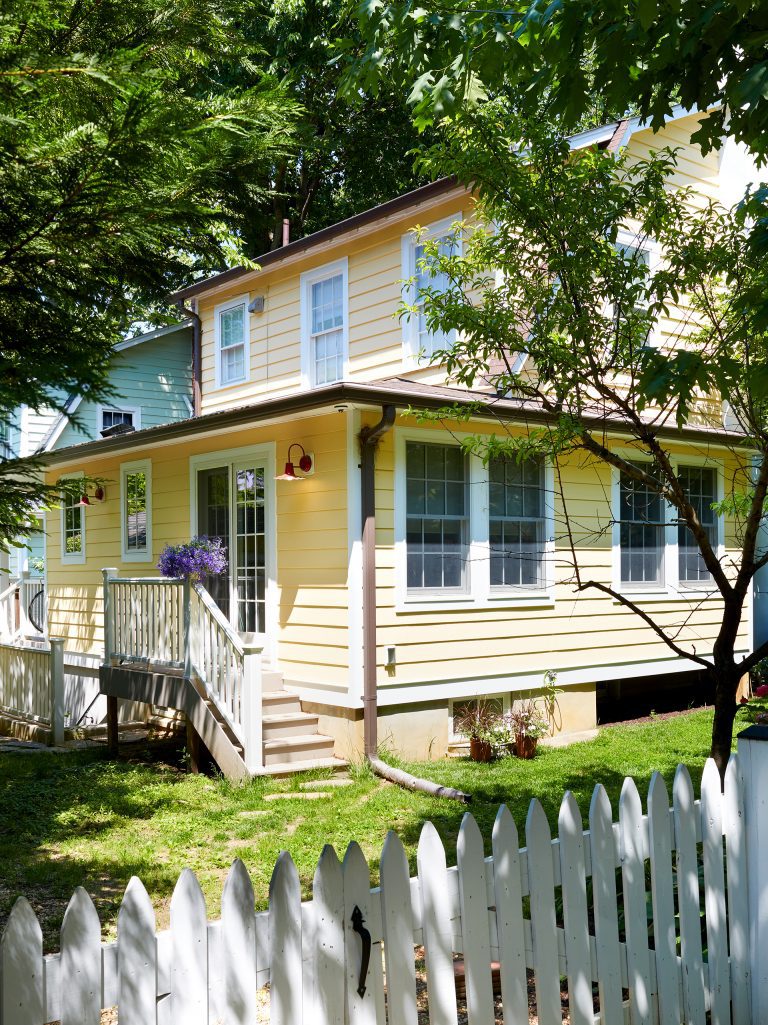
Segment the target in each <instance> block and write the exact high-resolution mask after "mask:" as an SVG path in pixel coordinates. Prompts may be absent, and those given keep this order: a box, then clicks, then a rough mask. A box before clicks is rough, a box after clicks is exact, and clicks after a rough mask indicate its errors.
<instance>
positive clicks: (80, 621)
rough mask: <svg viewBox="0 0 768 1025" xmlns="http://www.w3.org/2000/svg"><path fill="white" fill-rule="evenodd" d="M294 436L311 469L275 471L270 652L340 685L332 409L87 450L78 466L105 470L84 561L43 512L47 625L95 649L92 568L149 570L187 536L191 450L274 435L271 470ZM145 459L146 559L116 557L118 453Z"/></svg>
mask: <svg viewBox="0 0 768 1025" xmlns="http://www.w3.org/2000/svg"><path fill="white" fill-rule="evenodd" d="M297 440H300V442H301V443H302V444H303V445H304V446H305V448H306V449H307V450H308V451H312V452H314V455H315V460H316V466H317V471H316V473H315V475H314V476H312V477H309V478H308V479H307V480H304V481H301V482H300V483H288V482H284V481H275V495H276V505H277V510H278V515H277V541H276V548H277V582H278V588H279V611H278V622H277V624H276V630H277V654H278V659H279V663H280V667H281V669H282V670H283V671H284V672H285V674H286V676H288V677H290V678H297V679H301V680H304V681H306V682H312V683H317V684H319V685H320V684H321V685H323V686H325V687H329V688H331V689H337V690H341V691H346V689H347V666H348V632H347V571H348V558H347V511H346V510H347V499H346V490H347V454H346V453H347V449H346V426H345V419H344V417H343V416H342V415H341V414H330V415H327V416H318V417H308V418H306V419H305V420H303V421H301V422H295V421H294V422H291V423H281V424H276V425H273V426H271V427H269V428H266V427H258V428H257V427H254V428H251V429H248V430H236V431H229V432H227V433H226V434H222V435H219V436H217V437H214V438H211V437H208V438H205V437H200V438H196V439H194V440H190V441H186V440H185V441H183V442H176V443H174V444H173V445H167V446H164V447H155V448H154V449H153V450H152V451H151V452H144V451H138V452H137V451H136V450H133V451H132V452H131V453H130V455H128V456H125V457H122V459H121V458H117V457H111V458H109V459H99V460H91V461H90V462H89V463H88V465H87V467H86V466H84V465H79V464H72V466H67V467H66V468H65V469H66V472H75V471H77V470H81V469H86V470H87V472H88V473H89V474H91V475H92V476H99V477H102V478H105V479H106V480H107V485H106V487H107V500H106V502H104V503H103V504H97V503H93V504H91V505H90V506H89V507H88V508H87V509H86V510H85V520H86V528H85V540H86V562H85V564H83V565H63V564H62V562H61V558H60V555H61V537H60V523H61V517H60V515H59V514H58V513H57V512H53V513H49V514H48V517H47V528H48V538H47V553H48V560H47V563H48V565H47V571H48V587H49V591H50V612H49V629H50V632H51V634H52V636H55V637H64V638H66V640H67V643H68V645H71V646H72V647H73V648H77V649H79V650H82V651H89V652H94V653H101V652H102V650H103V631H102V612H101V609H102V606H101V570H102V568H103V567H105V566H117V567H118V570H119V573H120V575H121V576H154V575H157V574H158V570H157V569H156V566H155V564H156V562H157V557H158V555H159V553H160V551H161V549H162V548H163V547H164V545H166V544H169V543H178V542H181V541H188V540H189V538H190V536H191V535H192V534H194V533H195V531H194V529H193V525H192V524H191V523H190V493H189V488H190V464H189V460H190V457H191V456H198V455H203V454H205V453H215V452H219V451H223V450H227V449H233V448H240V447H243V446H248V445H263V444H265V443H271V442H274V443H275V449H276V462H277V468H278V472H282V469H283V465H284V463H285V460H286V458H287V452H288V445H289V444H290V443H291V442H293V441H297ZM137 458H150V459H151V462H152V528H153V530H152V541H153V550H154V551H153V559H152V562H151V563H135V562H130V563H122V562H120V500H119V493H120V487H119V478H120V462H121V461H126V462H127V461H128V460H130V459H137Z"/></svg>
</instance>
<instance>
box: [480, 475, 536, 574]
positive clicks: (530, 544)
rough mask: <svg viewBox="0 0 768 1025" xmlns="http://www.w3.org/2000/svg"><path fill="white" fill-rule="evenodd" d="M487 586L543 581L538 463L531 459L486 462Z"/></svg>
mask: <svg viewBox="0 0 768 1025" xmlns="http://www.w3.org/2000/svg"><path fill="white" fill-rule="evenodd" d="M488 476H489V485H488V489H489V495H488V498H489V502H488V517H489V522H488V541H489V545H490V562H491V587H532V588H541V587H543V586H544V577H545V574H544V553H545V544H546V539H545V530H546V528H545V519H544V467H543V465H542V464H541V463H540V462H538V461H536V460H533V459H527V460H523V461H522V462H519V463H518V462H515V461H514V460H511V459H493V460H491V462H490V464H489V466H488Z"/></svg>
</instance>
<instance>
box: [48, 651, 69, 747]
mask: <svg viewBox="0 0 768 1025" xmlns="http://www.w3.org/2000/svg"><path fill="white" fill-rule="evenodd" d="M50 644H51V734H52V738H51V739H52V740H53V744H54V747H60V746H61V745H62V744H63V743H64V713H65V711H66V709H65V707H64V705H65V696H64V638H63V637H51V640H50Z"/></svg>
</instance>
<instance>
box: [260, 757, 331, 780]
mask: <svg viewBox="0 0 768 1025" xmlns="http://www.w3.org/2000/svg"><path fill="white" fill-rule="evenodd" d="M347 764H348V763H347V762H345V761H344V760H343V759H341V758H308V759H306V760H305V761H296V762H271V763H270V764H269V765H266V766H265V767H264V769H263V770H262V773H261V774H262V775H264V776H278V777H279V776H293V775H294V773H297V772H314V771H315V769H336V770H338V771H339V772H341V771H342V770H344V769H346V768H347Z"/></svg>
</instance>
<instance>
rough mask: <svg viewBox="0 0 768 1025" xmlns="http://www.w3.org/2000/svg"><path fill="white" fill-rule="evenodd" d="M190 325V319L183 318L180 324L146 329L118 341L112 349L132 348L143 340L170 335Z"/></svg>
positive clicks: (147, 340) (116, 350)
mask: <svg viewBox="0 0 768 1025" xmlns="http://www.w3.org/2000/svg"><path fill="white" fill-rule="evenodd" d="M191 326H192V321H191V320H184V321H182V322H181V324H167V325H166V326H165V327H158V328H155V329H154V331H146V332H145V333H144V334H141V335H134V336H133V338H124V339H123V340H122V342H118V343H117V344H116V345H115V346H114V350H115V352H122V351H123V350H124V349H132V348H133V346H134V345H143V344H144V342H151V341H154V339H155V338H162V337H163V335H170V334H173V332H174V331H180V330H181V329H182V328H189V327H191Z"/></svg>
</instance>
